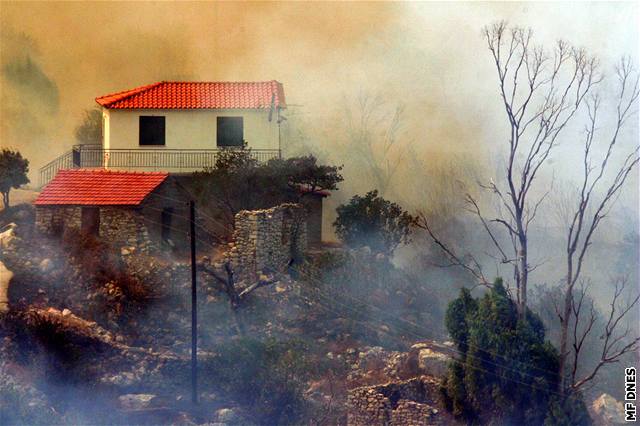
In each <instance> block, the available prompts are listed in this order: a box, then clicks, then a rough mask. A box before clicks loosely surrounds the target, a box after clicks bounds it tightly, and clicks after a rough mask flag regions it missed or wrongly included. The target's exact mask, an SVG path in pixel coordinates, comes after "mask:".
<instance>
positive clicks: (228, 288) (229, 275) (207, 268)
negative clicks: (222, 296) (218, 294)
mask: <svg viewBox="0 0 640 426" xmlns="http://www.w3.org/2000/svg"><path fill="white" fill-rule="evenodd" d="M200 267H201V269H202V270H203V271H204V272H206V273H207V274H209V275H210V276H212V277H213V278H215V279H216V281H218V282H219V283H220V284H222V286H223V290H224V292H225V293H227V297H228V298H229V305H230V306H231V311H232V312H233V315H234V318H235V321H236V327H237V330H238V334H244V322H243V321H242V318H241V316H240V312H239V311H240V308H241V307H242V306H243V302H244V301H245V300H246V299H247V298H248V296H249V295H250V294H251V293H253V292H254V291H256V290H257V289H259V288H261V287H264V286H267V285H271V284H274V283H276V282H278V280H277V279H275V278H274V277H268V276H260V277H259V278H258V280H257V281H256V282H254V283H253V284H251V285H249V286H247V287H245V288H240V287H238V286H237V283H236V281H235V276H234V272H233V268H232V267H231V263H230V262H225V263H224V264H223V265H222V268H221V269H223V271H224V272H222V271H219V270H218V269H217V268H216V267H215V266H213V265H210V264H208V260H206V259H205V260H204V261H203V262H201V264H200ZM223 273H224V275H223Z"/></svg>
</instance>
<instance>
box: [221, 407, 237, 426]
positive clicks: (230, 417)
mask: <svg viewBox="0 0 640 426" xmlns="http://www.w3.org/2000/svg"><path fill="white" fill-rule="evenodd" d="M216 418H217V421H218V422H220V423H237V422H238V421H239V420H240V419H239V416H238V414H237V413H236V412H235V410H234V409H232V408H221V409H219V410H216Z"/></svg>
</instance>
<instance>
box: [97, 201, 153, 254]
mask: <svg viewBox="0 0 640 426" xmlns="http://www.w3.org/2000/svg"><path fill="white" fill-rule="evenodd" d="M100 238H102V239H103V240H104V241H108V242H111V243H114V244H119V245H125V246H128V247H129V250H130V251H131V250H133V249H135V250H136V251H138V252H141V253H148V252H149V251H150V250H155V249H156V248H157V246H156V244H155V243H154V242H152V240H151V238H150V237H149V231H148V229H147V226H146V224H145V222H144V216H143V215H142V214H141V213H140V212H139V211H137V210H135V209H131V208H123V207H111V206H105V207H100ZM132 248H133V249H132Z"/></svg>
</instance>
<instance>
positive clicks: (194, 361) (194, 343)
mask: <svg viewBox="0 0 640 426" xmlns="http://www.w3.org/2000/svg"><path fill="white" fill-rule="evenodd" d="M189 212H190V216H191V223H190V225H191V401H192V402H193V403H194V404H197V403H198V294H197V292H196V205H195V202H194V201H193V200H191V201H189Z"/></svg>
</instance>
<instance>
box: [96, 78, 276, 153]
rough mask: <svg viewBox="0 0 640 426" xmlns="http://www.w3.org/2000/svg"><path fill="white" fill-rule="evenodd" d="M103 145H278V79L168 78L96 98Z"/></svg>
mask: <svg viewBox="0 0 640 426" xmlns="http://www.w3.org/2000/svg"><path fill="white" fill-rule="evenodd" d="M96 102H98V104H100V105H101V106H102V109H103V126H104V128H103V148H104V149H106V150H114V149H156V150H169V149H179V150H192V149H194V150H210V149H219V148H227V147H234V146H241V145H242V143H243V141H246V142H247V143H248V145H249V147H251V148H252V149H254V150H280V140H279V124H280V111H281V110H282V109H283V108H285V107H286V104H285V100H284V89H283V87H282V84H281V83H279V82H277V81H275V80H272V81H264V82H170V81H162V82H158V83H154V84H150V85H148V86H142V87H137V88H135V89H130V90H126V91H123V92H118V93H113V94H110V95H105V96H100V97H98V98H96Z"/></svg>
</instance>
